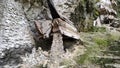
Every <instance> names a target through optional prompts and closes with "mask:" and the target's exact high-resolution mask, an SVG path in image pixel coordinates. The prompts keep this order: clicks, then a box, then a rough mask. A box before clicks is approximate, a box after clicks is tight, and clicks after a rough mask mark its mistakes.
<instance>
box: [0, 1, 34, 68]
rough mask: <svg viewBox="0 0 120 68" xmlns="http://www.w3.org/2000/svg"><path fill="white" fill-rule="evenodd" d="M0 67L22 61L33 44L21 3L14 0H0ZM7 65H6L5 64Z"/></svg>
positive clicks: (15, 64) (14, 64)
mask: <svg viewBox="0 0 120 68" xmlns="http://www.w3.org/2000/svg"><path fill="white" fill-rule="evenodd" d="M0 6H1V8H0V9H1V10H0V14H1V16H0V68H2V67H3V68H4V67H6V68H8V67H9V66H11V68H12V66H16V67H17V65H18V64H20V63H22V59H21V58H20V57H21V56H22V55H25V53H30V52H31V49H32V47H33V45H34V41H33V38H32V36H31V34H30V28H29V27H28V21H27V19H26V18H25V15H24V12H23V9H22V5H21V4H20V3H18V2H15V0H0ZM6 65H7V66H8V67H7V66H6Z"/></svg>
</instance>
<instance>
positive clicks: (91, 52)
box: [76, 34, 120, 64]
mask: <svg viewBox="0 0 120 68" xmlns="http://www.w3.org/2000/svg"><path fill="white" fill-rule="evenodd" d="M119 38H120V36H119V35H114V34H103V36H100V35H99V34H98V35H95V36H93V37H92V40H91V41H90V40H89V42H87V44H84V45H86V52H85V53H84V54H83V55H80V56H78V57H77V58H76V62H77V63H78V64H85V63H91V62H93V61H97V59H96V58H94V57H95V56H96V55H99V54H101V50H105V49H106V48H107V47H108V46H110V44H111V43H112V42H114V41H115V40H119ZM91 42H92V43H93V44H91ZM97 62H99V61H97ZM100 63H102V61H100Z"/></svg>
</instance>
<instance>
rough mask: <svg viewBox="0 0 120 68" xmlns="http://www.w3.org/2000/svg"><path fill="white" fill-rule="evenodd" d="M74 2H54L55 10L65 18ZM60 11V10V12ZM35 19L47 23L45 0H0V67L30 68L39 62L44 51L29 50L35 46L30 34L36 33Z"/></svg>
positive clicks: (68, 0) (64, 0)
mask: <svg viewBox="0 0 120 68" xmlns="http://www.w3.org/2000/svg"><path fill="white" fill-rule="evenodd" d="M75 2H77V1H72V0H61V1H60V2H59V1H58V0H57V1H56V0H54V3H55V5H56V8H57V9H58V11H59V12H60V13H61V14H65V16H68V17H69V16H70V12H73V11H71V10H73V8H71V9H67V8H69V6H70V5H72V4H76V3H75ZM60 5H61V6H60ZM61 9H64V10H62V11H60V10H61ZM66 12H67V13H66ZM36 19H39V20H41V21H43V22H45V21H46V20H51V16H50V13H49V10H48V9H47V4H46V0H45V1H42V0H40V1H37V0H33V1H32V0H0V22H1V23H0V68H8V67H9V68H18V67H21V65H22V67H25V66H30V67H33V66H34V65H36V64H39V63H40V64H41V63H42V61H41V59H43V57H44V58H45V55H44V54H42V53H44V52H42V51H39V52H36V50H35V49H32V48H33V45H35V43H34V39H33V37H32V36H33V35H32V34H35V31H36V30H35V28H34V24H33V21H34V20H36ZM29 26H30V27H29ZM30 29H31V30H32V34H31V31H30ZM38 42H39V41H38ZM29 53H31V54H29ZM37 53H38V54H37ZM26 54H27V55H26ZM45 54H47V53H45ZM25 55H26V56H25ZM41 56H42V57H41ZM40 57H41V58H40ZM35 58H39V59H35ZM30 59H32V61H30ZM45 60H47V58H45V59H44V61H45ZM27 62H28V63H27ZM33 62H34V64H32V63H33Z"/></svg>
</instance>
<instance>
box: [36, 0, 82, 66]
mask: <svg viewBox="0 0 120 68" xmlns="http://www.w3.org/2000/svg"><path fill="white" fill-rule="evenodd" d="M47 3H48V6H49V9H50V12H51V15H52V18H53V20H52V23H51V25H49V26H48V27H51V28H48V30H44V28H46V27H47V26H43V25H42V24H41V25H40V24H39V23H38V22H35V25H36V27H37V29H38V31H39V34H40V35H41V37H43V36H44V37H43V38H45V35H44V34H47V33H48V34H47V35H52V36H53V41H52V46H51V50H50V64H49V65H48V68H58V67H59V63H60V62H61V61H62V57H63V54H64V47H63V40H62V38H63V37H62V35H66V36H68V37H72V38H74V39H80V36H79V33H78V32H77V29H76V28H75V27H74V25H73V23H72V22H71V21H70V20H68V19H66V18H64V17H61V16H60V15H59V14H58V12H57V11H56V9H55V7H54V4H53V2H52V0H47ZM44 32H46V33H44ZM48 38H49V37H48Z"/></svg>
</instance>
